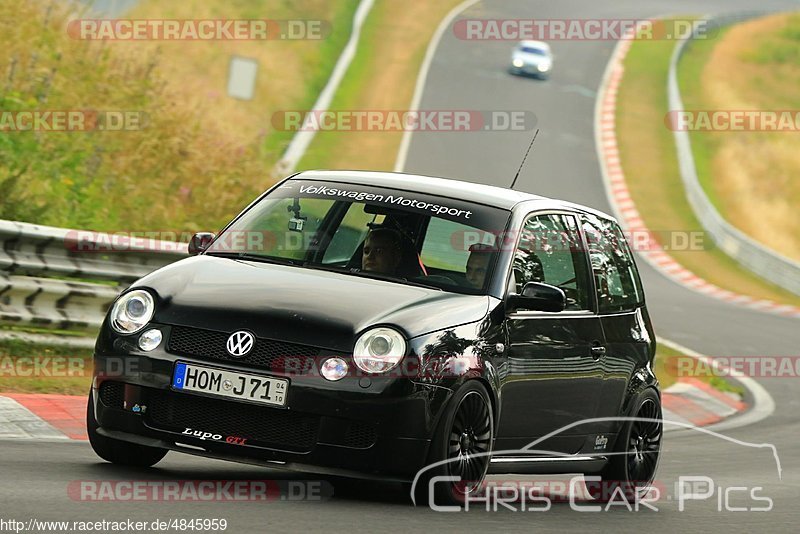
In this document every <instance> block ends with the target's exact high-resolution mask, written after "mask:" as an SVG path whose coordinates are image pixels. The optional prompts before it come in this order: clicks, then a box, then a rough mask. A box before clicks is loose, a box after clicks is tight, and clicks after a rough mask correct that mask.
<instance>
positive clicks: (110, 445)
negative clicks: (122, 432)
mask: <svg viewBox="0 0 800 534" xmlns="http://www.w3.org/2000/svg"><path fill="white" fill-rule="evenodd" d="M98 428H99V425H98V424H97V420H96V419H95V417H94V394H93V393H92V392H89V402H88V403H87V405H86V432H87V433H88V434H89V443H90V444H91V446H92V449H94V452H95V453H96V454H97V455H98V456H99V457H100V458H102V459H103V460H105V461H107V462H111V463H112V464H118V465H127V466H131V467H152V466H154V465H156V464H157V463H158V462H160V461H161V459H162V458H164V456H166V455H167V452H169V451H168V450H167V449H158V448H156V447H147V446H145V445H137V444H135V443H128V442H127V441H120V440H118V439H113V438H109V437H106V436H101V435H100V434H98V433H97V429H98Z"/></svg>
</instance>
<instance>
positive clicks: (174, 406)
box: [147, 390, 320, 452]
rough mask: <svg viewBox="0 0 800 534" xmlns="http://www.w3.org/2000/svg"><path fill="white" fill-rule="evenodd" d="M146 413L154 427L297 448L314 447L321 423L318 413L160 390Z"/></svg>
mask: <svg viewBox="0 0 800 534" xmlns="http://www.w3.org/2000/svg"><path fill="white" fill-rule="evenodd" d="M147 417H148V422H149V424H150V425H151V426H152V427H154V428H160V429H163V430H169V431H173V432H183V431H184V430H186V429H187V428H191V429H193V430H199V431H203V432H212V433H214V434H222V435H223V436H224V437H227V436H239V437H243V438H247V440H248V444H250V443H252V444H254V445H260V446H264V447H268V448H275V449H281V450H289V451H296V452H308V451H310V450H311V449H312V448H313V447H314V445H315V444H316V443H317V435H318V433H319V423H320V418H319V417H318V416H314V415H307V414H300V413H297V412H292V411H290V410H282V409H279V408H265V407H261V406H255V405H252V404H245V403H241V402H229V401H224V400H216V399H211V398H207V397H201V396H198V395H190V394H179V393H172V392H169V391H161V390H153V391H152V392H151V393H150V400H149V403H148V406H147Z"/></svg>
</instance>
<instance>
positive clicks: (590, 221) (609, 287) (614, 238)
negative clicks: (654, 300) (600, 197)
mask: <svg viewBox="0 0 800 534" xmlns="http://www.w3.org/2000/svg"><path fill="white" fill-rule="evenodd" d="M582 223H583V231H584V234H585V235H586V242H587V246H588V248H589V259H590V260H591V264H592V272H593V274H594V280H595V287H596V289H597V301H598V306H599V310H600V313H610V312H622V311H631V310H634V309H636V308H637V307H638V306H640V305H641V304H642V303H643V302H644V293H643V291H642V284H641V281H640V280H639V273H638V271H637V270H636V264H635V263H634V261H633V255H632V254H631V251H630V248H629V247H628V243H627V241H626V240H625V236H624V235H623V234H622V231H621V230H620V229H619V226H618V225H617V224H616V223H615V222H613V221H609V220H605V219H600V218H598V217H594V216H592V215H585V216H584V217H583V221H582Z"/></svg>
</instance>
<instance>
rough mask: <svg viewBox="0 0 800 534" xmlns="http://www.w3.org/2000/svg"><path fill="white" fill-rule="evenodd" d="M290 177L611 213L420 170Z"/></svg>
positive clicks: (509, 204) (511, 205) (469, 199)
mask: <svg viewBox="0 0 800 534" xmlns="http://www.w3.org/2000/svg"><path fill="white" fill-rule="evenodd" d="M291 179H294V180H318V181H327V182H337V183H348V184H357V185H372V186H378V187H388V188H391V189H399V190H403V191H416V192H419V193H427V194H429V195H436V196H442V197H448V198H457V199H460V200H466V201H467V202H473V203H475V204H483V205H485V206H492V207H495V208H502V209H506V210H511V209H513V208H514V207H515V206H517V205H519V204H522V203H526V204H529V205H530V208H531V209H548V208H549V209H566V210H570V211H574V210H578V211H585V212H588V213H592V214H594V215H597V216H599V217H603V218H606V219H613V217H611V216H609V215H607V214H605V213H603V212H601V211H598V210H595V209H593V208H589V207H586V206H581V205H579V204H573V203H571V202H567V201H564V200H557V199H552V198H548V197H543V196H540V195H534V194H532V193H526V192H524V191H516V190H514V189H508V188H505V187H497V186H493V185H484V184H476V183H473V182H465V181H462V180H453V179H450V178H439V177H435V176H424V175H420V174H407V173H401V172H380V171H341V170H337V171H328V170H319V171H304V172H300V173H297V174H295V175H294V176H292V177H291Z"/></svg>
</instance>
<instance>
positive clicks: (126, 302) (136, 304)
mask: <svg viewBox="0 0 800 534" xmlns="http://www.w3.org/2000/svg"><path fill="white" fill-rule="evenodd" d="M155 308H156V306H155V303H154V302H153V297H152V296H151V295H150V293H148V292H147V291H142V290H136V291H131V292H130V293H126V294H125V295H123V296H121V297H120V298H119V300H117V302H115V303H114V307H113V308H112V309H111V328H113V329H114V330H116V331H117V332H119V333H120V334H133V333H135V332H138V331H139V330H141V329H142V328H144V327H145V326H146V325H147V323H149V322H150V319H152V318H153V312H155Z"/></svg>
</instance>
